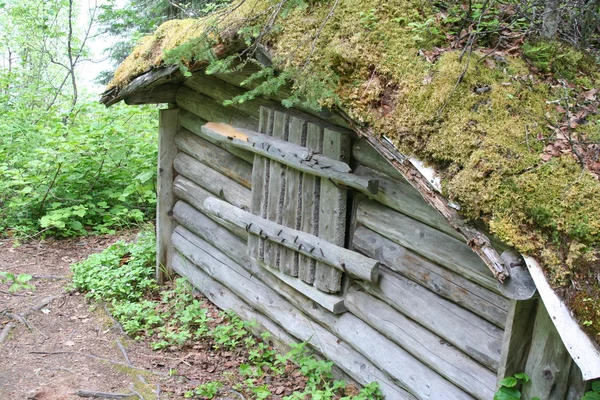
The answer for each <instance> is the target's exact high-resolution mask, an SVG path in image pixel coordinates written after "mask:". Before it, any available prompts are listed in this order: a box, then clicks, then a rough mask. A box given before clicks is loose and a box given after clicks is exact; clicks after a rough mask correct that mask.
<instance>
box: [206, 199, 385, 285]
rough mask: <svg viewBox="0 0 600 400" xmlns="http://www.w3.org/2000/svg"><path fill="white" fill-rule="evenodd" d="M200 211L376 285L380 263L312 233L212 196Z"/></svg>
mask: <svg viewBox="0 0 600 400" xmlns="http://www.w3.org/2000/svg"><path fill="white" fill-rule="evenodd" d="M201 211H202V212H205V213H207V214H208V215H213V216H215V217H217V218H219V219H222V220H225V221H227V222H229V223H231V224H234V225H237V226H238V227H240V228H243V229H246V231H248V233H252V234H255V235H259V236H261V237H263V238H265V239H267V240H270V241H272V242H275V243H279V244H281V245H283V246H285V247H287V248H290V249H292V250H295V251H297V252H299V253H302V254H304V255H306V256H309V257H312V258H314V259H315V260H317V261H321V262H324V263H326V264H328V265H331V266H332V267H334V268H336V269H338V270H340V271H343V272H347V273H348V274H350V276H351V277H353V278H354V279H357V280H363V281H369V282H374V283H376V282H377V279H378V276H379V261H377V260H373V259H371V258H369V257H366V256H363V255H361V254H359V253H356V252H353V251H351V250H348V249H345V248H343V247H339V246H336V245H334V244H331V243H329V242H327V241H326V240H323V239H320V238H318V237H316V236H314V235H311V234H309V233H306V232H301V231H298V230H296V229H292V228H288V227H287V226H283V225H280V224H277V223H275V222H272V221H267V220H265V219H263V218H261V217H258V216H256V215H254V214H252V213H249V212H247V211H244V210H240V209H239V208H237V207H234V206H232V205H231V204H228V203H226V202H224V201H223V200H220V199H217V198H215V197H212V196H208V197H206V199H205V200H204V202H203V204H202V208H201Z"/></svg>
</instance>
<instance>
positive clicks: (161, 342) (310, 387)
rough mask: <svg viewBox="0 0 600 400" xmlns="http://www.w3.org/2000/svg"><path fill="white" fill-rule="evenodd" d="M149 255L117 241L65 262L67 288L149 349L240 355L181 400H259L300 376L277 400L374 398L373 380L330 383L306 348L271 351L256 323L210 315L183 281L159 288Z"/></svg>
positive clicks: (143, 246) (328, 370)
mask: <svg viewBox="0 0 600 400" xmlns="http://www.w3.org/2000/svg"><path fill="white" fill-rule="evenodd" d="M155 252H156V248H155V237H154V235H153V234H152V233H149V232H146V233H142V234H140V235H139V237H138V239H137V241H134V242H131V243H125V242H123V241H119V242H117V243H115V244H113V245H111V246H109V247H108V248H107V249H106V250H104V251H103V252H101V253H98V254H93V255H92V256H90V257H89V258H88V259H86V260H84V261H81V262H79V263H76V264H73V265H72V266H71V268H72V270H73V283H72V286H73V289H76V290H79V291H82V292H85V293H86V296H87V297H88V298H89V299H92V300H95V301H102V302H106V303H108V304H109V305H110V309H111V312H112V314H113V316H114V317H115V318H116V319H117V320H118V321H119V322H120V323H121V325H122V327H123V329H124V330H125V332H126V333H127V334H128V335H129V336H130V337H132V338H134V339H136V340H139V339H146V340H148V341H149V342H150V343H151V346H152V348H153V349H154V350H163V351H170V350H176V349H181V348H190V347H193V348H197V346H198V343H204V344H208V347H209V348H211V349H212V351H214V352H219V351H226V352H233V353H236V354H238V355H240V356H241V359H243V362H241V363H239V365H237V366H236V367H235V368H234V369H233V370H229V371H226V372H224V373H223V374H222V375H221V376H219V378H218V379H216V380H214V381H210V382H205V383H204V384H202V385H200V386H198V387H195V388H194V389H192V390H189V391H188V392H187V393H186V394H185V397H187V398H204V399H211V398H214V397H216V396H217V395H218V394H219V393H222V392H223V393H224V391H225V390H226V389H227V390H229V389H228V388H230V389H232V390H235V391H238V392H240V393H244V394H245V395H246V396H248V398H252V399H267V398H270V397H271V396H272V395H273V394H274V391H275V390H276V388H275V387H274V384H273V383H272V382H278V381H280V382H281V381H285V380H287V379H292V378H291V376H294V377H296V376H301V377H303V378H302V381H303V383H302V385H301V386H302V389H299V390H296V391H294V392H293V393H291V394H290V395H288V396H285V397H283V398H284V399H287V400H295V399H305V398H312V399H314V400H317V399H321V400H327V399H343V400H368V399H375V400H376V399H381V398H382V397H381V395H380V393H379V390H378V385H377V383H371V384H369V385H367V386H366V387H364V388H362V389H361V390H358V389H356V388H355V387H354V386H353V385H347V384H346V382H344V381H341V380H335V379H334V377H333V374H332V366H333V363H332V362H328V361H324V360H321V359H317V358H316V357H315V356H314V355H312V354H311V353H310V351H309V349H308V347H307V345H306V343H300V344H295V345H292V346H291V350H290V351H289V352H287V353H286V354H278V353H277V352H276V351H275V349H274V348H273V346H272V344H271V335H270V334H269V333H268V332H263V333H262V334H261V335H260V337H258V336H255V335H253V334H252V331H253V330H254V331H255V329H254V328H255V327H256V323H255V322H253V321H242V320H241V319H240V318H239V317H237V316H236V315H235V313H234V312H232V311H221V312H220V313H218V314H217V315H215V314H214V313H211V312H210V310H209V308H208V307H207V304H206V303H205V300H202V299H201V298H200V297H198V296H196V295H195V294H193V293H192V288H191V285H190V284H189V283H188V282H187V281H186V280H185V279H184V278H178V279H175V280H174V281H173V282H172V283H170V284H169V285H167V286H165V287H159V286H158V285H157V284H156V283H155V281H154V279H153V278H154V265H155V259H156V258H155V254H156V253H155ZM294 374H295V375H294ZM294 379H297V378H294Z"/></svg>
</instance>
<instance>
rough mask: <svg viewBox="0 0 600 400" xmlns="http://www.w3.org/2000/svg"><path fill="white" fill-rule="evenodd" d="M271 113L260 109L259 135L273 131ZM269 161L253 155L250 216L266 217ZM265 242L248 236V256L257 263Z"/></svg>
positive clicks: (260, 257) (262, 252) (261, 255)
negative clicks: (252, 186)
mask: <svg viewBox="0 0 600 400" xmlns="http://www.w3.org/2000/svg"><path fill="white" fill-rule="evenodd" d="M272 119H273V111H272V110H270V109H268V108H266V107H261V109H260V124H259V127H258V130H259V132H260V133H262V134H265V135H268V134H271V132H272V130H273V126H272ZM269 162H270V161H269V160H268V159H267V158H265V157H262V156H259V155H254V164H253V166H252V181H253V182H254V188H253V189H252V205H251V211H252V214H254V215H256V216H259V217H262V218H265V217H266V216H267V194H268V193H267V191H268V189H269V186H268V184H267V183H268V177H267V176H266V175H267V173H268V171H270V170H269V167H270V165H269ZM264 252H265V240H264V239H263V238H261V237H259V236H257V235H252V234H250V235H249V236H248V255H250V257H252V258H254V259H255V260H258V261H264V259H265V254H264Z"/></svg>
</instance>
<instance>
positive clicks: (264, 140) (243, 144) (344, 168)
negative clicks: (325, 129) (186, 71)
mask: <svg viewBox="0 0 600 400" xmlns="http://www.w3.org/2000/svg"><path fill="white" fill-rule="evenodd" d="M201 131H202V133H204V134H205V135H208V136H210V137H212V138H213V139H214V140H216V141H219V142H223V143H230V144H231V145H233V146H236V147H239V148H241V149H245V150H248V151H252V152H253V153H255V154H258V155H261V156H263V157H267V158H270V159H271V160H274V161H277V162H279V163H281V164H284V165H287V166H289V167H292V168H294V169H296V170H298V171H302V172H305V173H308V174H311V175H315V176H318V177H321V178H324V179H329V180H331V181H333V182H334V183H337V184H339V185H343V186H347V187H351V188H354V189H357V190H360V191H361V192H366V193H371V194H376V193H377V189H378V181H376V180H369V179H364V178H362V177H359V176H357V175H355V174H353V173H352V172H351V170H350V167H349V166H348V165H347V164H345V163H343V162H341V161H335V160H332V159H330V158H327V157H323V156H320V155H317V154H314V152H312V151H311V150H309V149H307V148H305V147H302V146H299V145H296V144H293V143H289V142H286V141H283V140H279V139H275V138H273V137H270V136H268V135H264V134H262V133H258V132H256V131H251V130H246V129H239V128H233V127H231V126H228V125H226V124H216V123H210V122H209V123H208V124H206V125H204V126H203V127H202V128H201Z"/></svg>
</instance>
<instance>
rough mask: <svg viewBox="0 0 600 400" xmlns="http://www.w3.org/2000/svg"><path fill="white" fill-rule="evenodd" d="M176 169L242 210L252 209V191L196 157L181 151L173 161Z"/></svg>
mask: <svg viewBox="0 0 600 400" xmlns="http://www.w3.org/2000/svg"><path fill="white" fill-rule="evenodd" d="M173 165H174V167H175V171H177V172H178V173H179V174H180V175H183V176H185V177H186V178H188V179H190V180H192V181H193V182H195V183H197V184H198V185H200V186H202V187H203V188H204V189H206V190H208V191H209V192H211V193H212V194H214V195H215V196H217V197H219V198H220V199H223V200H225V201H226V202H228V203H229V204H232V205H234V206H236V207H238V208H241V209H242V210H250V204H251V202H252V191H251V190H250V189H248V188H246V187H244V186H242V185H240V184H239V183H237V182H236V181H234V180H233V179H231V178H228V177H226V176H225V175H222V174H221V173H219V172H217V171H215V170H214V169H212V168H210V167H208V166H206V165H204V164H202V163H201V162H200V161H198V160H196V159H195V158H193V157H191V156H189V155H187V154H185V153H179V154H178V155H177V156H176V157H175V160H174V161H173Z"/></svg>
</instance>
